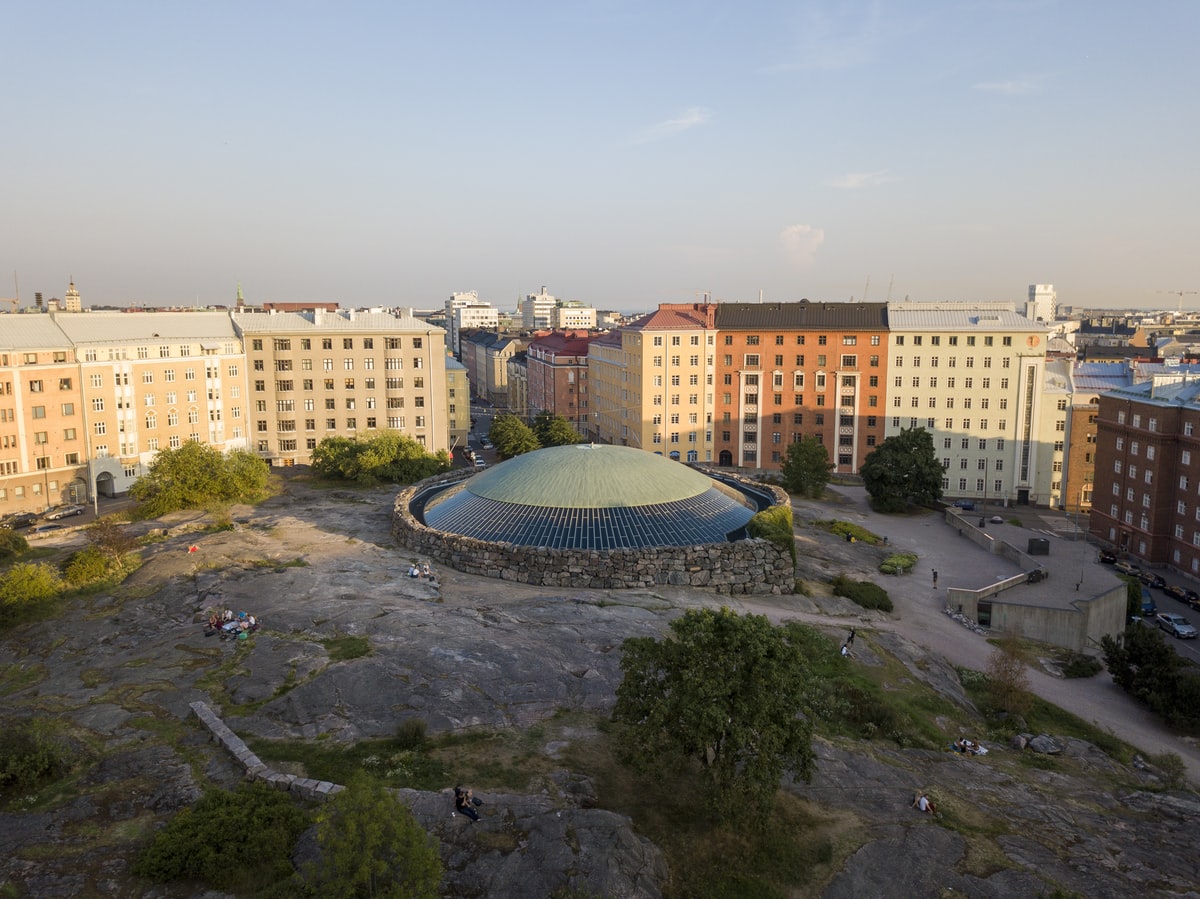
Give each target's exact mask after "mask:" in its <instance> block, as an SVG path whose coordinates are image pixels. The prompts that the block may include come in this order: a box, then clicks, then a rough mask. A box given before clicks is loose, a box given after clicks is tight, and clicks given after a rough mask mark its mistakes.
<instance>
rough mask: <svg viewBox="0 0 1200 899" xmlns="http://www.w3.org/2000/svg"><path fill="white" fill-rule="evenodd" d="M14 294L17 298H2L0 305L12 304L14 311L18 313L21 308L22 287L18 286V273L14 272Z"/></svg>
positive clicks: (0, 298)
mask: <svg viewBox="0 0 1200 899" xmlns="http://www.w3.org/2000/svg"><path fill="white" fill-rule="evenodd" d="M13 293H15V294H16V296H15V297H0V303H12V310H11V311H13V312H16V311H17V310H18V309H20V308H21V287H20V285H19V284H17V273H16V272H13Z"/></svg>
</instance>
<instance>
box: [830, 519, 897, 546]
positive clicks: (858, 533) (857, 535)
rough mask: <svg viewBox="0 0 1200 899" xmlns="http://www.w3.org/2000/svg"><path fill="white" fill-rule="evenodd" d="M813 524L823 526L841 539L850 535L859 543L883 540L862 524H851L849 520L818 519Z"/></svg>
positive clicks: (873, 543)
mask: <svg viewBox="0 0 1200 899" xmlns="http://www.w3.org/2000/svg"><path fill="white" fill-rule="evenodd" d="M815 524H816V526H817V527H819V528H824V529H825V530H827V531H829V533H831V534H836V535H837V536H839V537H841V538H843V539H845V538H846V537H847V536H850V537H853V538H854V539H855V540H857V541H858V542H859V543H870V544H872V545H875V544H878V543H882V542H883V538H882V537H880V536H879V535H878V534H876V533H874V532H872V531H868V530H867V529H866V528H864V527H863V526H862V525H859V524H853V523H851V522H849V521H836V520H835V521H818V522H815Z"/></svg>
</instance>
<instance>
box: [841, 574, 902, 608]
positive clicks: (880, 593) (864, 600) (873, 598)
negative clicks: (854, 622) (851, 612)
mask: <svg viewBox="0 0 1200 899" xmlns="http://www.w3.org/2000/svg"><path fill="white" fill-rule="evenodd" d="M833 594H834V596H844V597H846V598H847V599H850V600H853V601H854V602H856V603H858V604H859V605H860V606H862V607H863V608H864V609H879V610H880V611H882V612H890V611H892V608H893V607H892V600H891V597H889V596H888V594H887V591H886V590H884V589H883V588H882V587H880V586H879V585H878V584H873V583H871V582H870V581H853V580H851V579H850V578H848V577H846V576H845V575H844V574H839V575H838V576H837V577H835V578H834V579H833Z"/></svg>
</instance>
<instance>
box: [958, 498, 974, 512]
mask: <svg viewBox="0 0 1200 899" xmlns="http://www.w3.org/2000/svg"><path fill="white" fill-rule="evenodd" d="M954 508H956V509H962V510H963V511H964V512H974V511H975V504H974V503H973V502H971V501H970V500H969V499H956V500H955V501H954Z"/></svg>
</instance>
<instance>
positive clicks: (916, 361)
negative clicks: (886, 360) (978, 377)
mask: <svg viewBox="0 0 1200 899" xmlns="http://www.w3.org/2000/svg"><path fill="white" fill-rule="evenodd" d="M921 358H922V357H921V356H913V357H912V367H913V368H920V367H921ZM982 358H983V368H991V367H992V357H991V356H984V357H982ZM1011 361H1012V360H1011V359H1009V357H1008V356H1005V357H1003V358H1002V359H1001V360H1000V367H1001V368H1009V367H1011V366H1010V362H1011ZM893 364H894V367H895V368H904V357H903V356H897V357H896V361H895V362H894V363H893ZM940 365H941V358H940V357H938V356H930V357H929V367H930V368H937V367H939V366H940ZM946 367H947V368H958V357H957V356H951V357H950V358H949V359H947V360H946ZM974 367H975V357H974V356H966V357H964V359H963V368H974Z"/></svg>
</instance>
